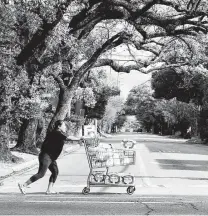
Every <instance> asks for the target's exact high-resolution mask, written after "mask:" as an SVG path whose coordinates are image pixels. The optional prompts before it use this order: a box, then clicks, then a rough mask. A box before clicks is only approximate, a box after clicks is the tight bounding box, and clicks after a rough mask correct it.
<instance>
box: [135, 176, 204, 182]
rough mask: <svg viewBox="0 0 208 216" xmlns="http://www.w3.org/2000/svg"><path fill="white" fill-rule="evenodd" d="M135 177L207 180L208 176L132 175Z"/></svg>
mask: <svg viewBox="0 0 208 216" xmlns="http://www.w3.org/2000/svg"><path fill="white" fill-rule="evenodd" d="M134 177H135V179H141V178H142V179H186V180H194V181H195V180H199V181H200V180H201V181H208V178H201V177H178V176H134Z"/></svg>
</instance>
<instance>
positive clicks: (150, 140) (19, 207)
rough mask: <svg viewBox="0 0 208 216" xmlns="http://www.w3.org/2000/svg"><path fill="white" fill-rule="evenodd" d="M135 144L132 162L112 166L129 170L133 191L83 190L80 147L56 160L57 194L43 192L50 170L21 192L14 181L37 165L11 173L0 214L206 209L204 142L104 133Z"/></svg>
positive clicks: (0, 190) (1, 192) (117, 143)
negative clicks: (14, 174) (86, 192)
mask: <svg viewBox="0 0 208 216" xmlns="http://www.w3.org/2000/svg"><path fill="white" fill-rule="evenodd" d="M124 138H125V139H126V138H129V139H134V140H136V141H137V144H136V145H135V147H134V150H135V151H136V153H137V157H136V164H135V165H133V166H123V167H113V168H112V169H111V171H116V172H122V173H123V172H125V173H133V174H134V175H135V179H136V180H135V184H136V191H135V193H134V194H133V195H128V194H126V188H91V192H90V194H88V195H83V194H82V193H81V192H82V189H83V188H84V187H85V186H86V181H87V176H88V173H89V167H88V163H87V158H86V154H85V151H84V148H83V147H81V148H80V149H79V150H78V151H76V152H74V153H73V154H70V155H67V156H64V157H63V158H60V159H59V160H58V166H59V169H60V174H59V177H58V180H57V182H56V187H55V189H56V190H57V191H59V192H60V193H59V194H58V195H45V193H44V192H45V190H46V188H47V184H48V179H49V176H50V172H47V175H46V176H45V177H44V178H42V179H41V180H39V181H37V182H35V183H34V184H33V185H31V186H30V188H28V189H27V194H26V195H25V196H24V195H21V194H20V192H19V191H18V187H17V183H18V182H24V181H25V180H27V179H28V178H29V177H30V176H31V175H32V174H34V173H35V172H36V171H37V167H35V168H34V169H32V170H30V171H28V172H26V173H24V174H21V175H19V176H13V177H11V178H9V179H7V180H6V181H5V182H4V185H3V186H1V187H0V209H1V211H0V215H18V214H19V215H35V214H36V215H61V214H62V215H66V214H67V215H85V214H88V215H199V214H205V215H207V213H208V205H207V204H208V197H207V194H208V184H207V183H208V173H207V169H208V167H207V164H208V147H207V146H205V145H197V144H186V143H185V140H176V139H168V138H165V137H161V136H155V135H149V134H143V133H138V134H137V133H125V134H118V135H114V136H112V137H111V138H108V139H103V140H102V142H106V143H111V144H112V146H113V147H114V148H121V147H122V146H121V140H122V139H124Z"/></svg>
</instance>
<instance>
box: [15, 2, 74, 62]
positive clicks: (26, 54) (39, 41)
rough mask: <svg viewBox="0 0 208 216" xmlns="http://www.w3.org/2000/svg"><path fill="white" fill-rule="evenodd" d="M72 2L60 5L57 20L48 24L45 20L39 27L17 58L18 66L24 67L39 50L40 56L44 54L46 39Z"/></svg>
mask: <svg viewBox="0 0 208 216" xmlns="http://www.w3.org/2000/svg"><path fill="white" fill-rule="evenodd" d="M72 1H73V0H65V1H64V2H63V3H61V4H60V5H59V7H58V8H57V14H56V19H55V20H54V21H53V22H52V23H47V22H46V21H45V20H43V22H42V25H40V26H39V28H38V29H37V31H36V32H35V34H34V35H33V37H32V38H31V40H30V41H29V43H28V44H27V45H26V46H25V47H24V48H23V49H22V51H21V52H20V53H19V55H18V56H17V57H16V61H17V64H18V65H23V64H24V63H25V62H26V61H27V60H28V59H29V58H30V57H32V56H33V55H34V54H35V53H36V52H37V50H39V55H41V54H42V53H43V52H44V44H45V39H46V37H47V36H48V35H49V33H50V32H51V31H52V30H53V29H54V28H55V27H56V26H57V24H58V23H59V22H60V20H61V19H62V17H63V15H64V13H65V12H66V10H67V8H68V6H69V5H70V3H71V2H72Z"/></svg>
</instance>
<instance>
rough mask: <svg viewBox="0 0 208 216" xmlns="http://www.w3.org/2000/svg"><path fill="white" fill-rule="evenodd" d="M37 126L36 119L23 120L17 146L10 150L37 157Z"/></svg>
mask: <svg viewBox="0 0 208 216" xmlns="http://www.w3.org/2000/svg"><path fill="white" fill-rule="evenodd" d="M37 126H38V118H31V119H24V120H23V123H22V125H21V127H20V131H19V135H18V140H17V145H16V146H15V147H14V148H12V150H14V151H20V152H24V153H29V154H34V155H37V154H38V150H37V148H36V132H37Z"/></svg>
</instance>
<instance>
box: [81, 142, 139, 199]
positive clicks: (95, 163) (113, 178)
mask: <svg viewBox="0 0 208 216" xmlns="http://www.w3.org/2000/svg"><path fill="white" fill-rule="evenodd" d="M84 147H85V151H86V155H87V160H88V163H89V168H90V173H89V175H88V178H87V187H85V188H84V189H83V191H82V193H83V194H88V193H89V192H90V187H106V186H107V187H127V193H128V194H129V195H131V194H133V193H134V191H135V190H136V188H135V185H134V181H135V179H134V176H132V175H131V174H122V173H110V172H109V167H113V166H126V165H134V164H135V160H136V152H135V151H133V150H126V149H113V148H112V147H109V148H104V147H102V148H100V147H99V139H97V138H88V139H85V140H84ZM99 168H105V170H104V171H99V170H98V169H99Z"/></svg>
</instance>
